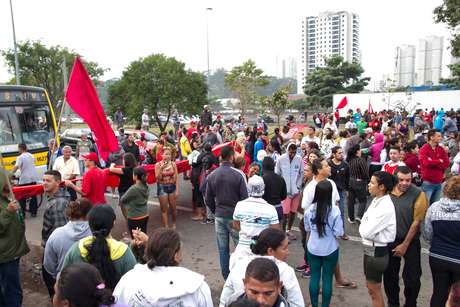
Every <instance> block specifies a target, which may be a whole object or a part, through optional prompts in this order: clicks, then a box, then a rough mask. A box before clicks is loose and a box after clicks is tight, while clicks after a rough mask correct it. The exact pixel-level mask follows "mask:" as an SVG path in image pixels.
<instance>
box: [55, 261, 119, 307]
mask: <svg viewBox="0 0 460 307" xmlns="http://www.w3.org/2000/svg"><path fill="white" fill-rule="evenodd" d="M54 290H55V293H56V294H55V295H54V297H53V307H64V306H71V307H101V306H104V307H106V306H107V307H108V306H112V307H116V306H117V307H122V306H125V305H120V304H115V298H114V297H113V296H112V292H111V291H110V290H109V289H107V287H106V285H105V284H104V281H103V279H102V277H101V274H100V273H99V271H98V270H97V269H96V268H95V267H94V266H92V265H90V264H87V263H75V264H72V265H70V266H68V267H66V268H65V269H64V270H62V272H61V273H60V274H59V276H58V280H57V282H56V284H55V286H54Z"/></svg>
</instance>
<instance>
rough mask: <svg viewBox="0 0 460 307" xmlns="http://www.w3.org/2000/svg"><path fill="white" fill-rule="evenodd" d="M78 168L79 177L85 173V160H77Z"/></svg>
mask: <svg viewBox="0 0 460 307" xmlns="http://www.w3.org/2000/svg"><path fill="white" fill-rule="evenodd" d="M78 166H79V167H80V176H83V174H84V173H85V160H78Z"/></svg>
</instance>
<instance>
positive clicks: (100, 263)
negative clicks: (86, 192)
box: [63, 205, 136, 289]
mask: <svg viewBox="0 0 460 307" xmlns="http://www.w3.org/2000/svg"><path fill="white" fill-rule="evenodd" d="M115 218H116V216H115V211H114V210H113V209H112V207H110V206H109V205H99V206H96V207H93V208H92V209H91V211H90V212H89V214H88V223H89V227H90V229H91V233H92V236H89V237H86V238H84V239H81V240H80V241H78V242H75V243H74V244H73V245H72V247H71V248H70V250H69V252H68V253H67V255H66V257H65V259H64V264H63V267H64V268H65V267H67V266H69V265H71V264H73V263H76V262H87V263H89V264H92V265H94V266H95V267H96V268H97V269H98V270H99V272H100V273H101V275H102V277H103V279H104V280H105V285H106V286H107V288H109V289H113V288H115V286H116V284H117V283H118V281H119V280H120V277H121V276H123V275H124V274H125V273H126V272H128V271H129V270H131V269H132V268H133V267H134V265H135V264H136V259H135V258H134V255H133V253H132V251H131V249H130V248H129V247H128V245H126V244H125V243H123V242H119V241H117V240H114V239H113V238H112V236H111V234H110V232H111V230H112V228H113V224H114V222H115Z"/></svg>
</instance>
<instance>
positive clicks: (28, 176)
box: [12, 144, 38, 217]
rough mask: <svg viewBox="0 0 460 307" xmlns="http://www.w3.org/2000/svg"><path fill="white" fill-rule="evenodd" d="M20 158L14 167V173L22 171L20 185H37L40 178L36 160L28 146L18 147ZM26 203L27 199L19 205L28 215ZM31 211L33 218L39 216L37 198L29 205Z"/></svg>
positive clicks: (32, 198) (31, 200)
mask: <svg viewBox="0 0 460 307" xmlns="http://www.w3.org/2000/svg"><path fill="white" fill-rule="evenodd" d="M18 151H19V156H18V157H17V159H16V164H15V165H14V167H13V169H12V172H13V173H15V172H16V171H18V170H19V171H20V172H21V174H20V175H19V185H20V186H22V185H33V184H35V183H36V181H37V178H38V173H37V169H36V168H35V158H34V156H32V155H31V154H30V153H29V152H28V151H27V146H26V144H19V145H18ZM26 203H27V199H26V198H24V199H21V200H20V201H19V204H20V205H21V208H22V212H23V213H24V214H25V213H26ZM29 210H30V214H31V215H32V217H36V216H37V198H36V197H35V196H33V197H31V199H30V203H29Z"/></svg>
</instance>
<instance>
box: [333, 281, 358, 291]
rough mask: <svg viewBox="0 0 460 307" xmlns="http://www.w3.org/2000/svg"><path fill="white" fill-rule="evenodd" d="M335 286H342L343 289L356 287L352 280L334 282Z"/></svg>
mask: <svg viewBox="0 0 460 307" xmlns="http://www.w3.org/2000/svg"><path fill="white" fill-rule="evenodd" d="M335 287H336V288H344V289H356V288H358V285H357V284H356V282H354V281H345V282H344V283H342V284H335Z"/></svg>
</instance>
